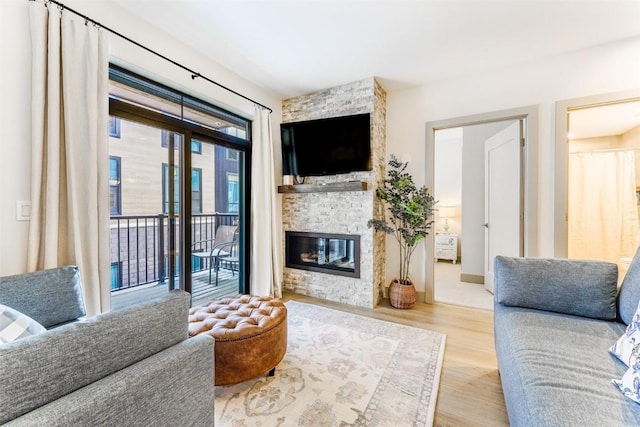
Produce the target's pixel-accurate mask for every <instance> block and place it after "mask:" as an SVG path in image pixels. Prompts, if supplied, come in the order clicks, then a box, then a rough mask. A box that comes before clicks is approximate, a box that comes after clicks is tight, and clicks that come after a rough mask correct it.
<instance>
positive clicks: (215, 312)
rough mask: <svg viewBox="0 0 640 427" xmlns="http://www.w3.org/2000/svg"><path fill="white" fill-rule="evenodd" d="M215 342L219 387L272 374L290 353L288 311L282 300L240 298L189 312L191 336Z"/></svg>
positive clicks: (217, 302) (222, 300)
mask: <svg viewBox="0 0 640 427" xmlns="http://www.w3.org/2000/svg"><path fill="white" fill-rule="evenodd" d="M198 334H209V335H211V336H212V337H213V338H215V340H216V344H215V371H216V372H215V374H216V385H229V384H237V383H240V382H243V381H246V380H248V379H251V378H255V377H257V376H259V375H262V374H264V373H266V372H269V374H270V375H272V374H273V372H274V371H275V367H276V365H277V364H278V363H280V361H281V360H282V358H283V357H284V354H285V353H286V351H287V308H286V307H285V305H284V304H283V303H282V301H280V300H279V299H275V298H270V297H252V296H249V295H240V296H236V297H230V298H223V299H219V300H216V301H213V302H210V303H208V304H206V305H204V306H201V307H193V308H191V309H190V310H189V336H196V335H198Z"/></svg>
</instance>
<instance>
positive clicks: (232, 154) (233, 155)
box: [226, 148, 240, 162]
mask: <svg viewBox="0 0 640 427" xmlns="http://www.w3.org/2000/svg"><path fill="white" fill-rule="evenodd" d="M226 151H227V160H233V161H235V162H237V161H238V159H239V158H240V152H239V151H238V150H234V149H231V148H227V149H226Z"/></svg>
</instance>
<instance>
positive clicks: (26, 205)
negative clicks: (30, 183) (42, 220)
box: [16, 200, 31, 221]
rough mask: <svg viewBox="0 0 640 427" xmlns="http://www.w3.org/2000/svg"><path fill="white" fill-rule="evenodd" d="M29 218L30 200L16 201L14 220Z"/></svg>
mask: <svg viewBox="0 0 640 427" xmlns="http://www.w3.org/2000/svg"><path fill="white" fill-rule="evenodd" d="M30 219H31V201H30V200H27V201H24V200H18V201H16V220H17V221H29V220H30Z"/></svg>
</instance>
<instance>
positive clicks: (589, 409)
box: [494, 252, 640, 427]
mask: <svg viewBox="0 0 640 427" xmlns="http://www.w3.org/2000/svg"><path fill="white" fill-rule="evenodd" d="M639 253H640V252H639ZM494 274H495V276H494V292H495V294H494V301H495V305H494V310H495V311H494V321H495V322H494V323H495V345H496V354H497V358H498V368H499V371H500V378H501V381H502V388H503V391H504V398H505V403H506V406H507V411H508V413H509V421H510V423H511V425H512V426H514V427H517V426H547V427H551V426H581V427H582V426H594V427H595V426H597V427H606V426H616V427H620V426H640V404H638V403H636V402H634V401H632V400H630V399H628V398H626V397H625V396H624V395H623V394H622V393H621V392H620V390H619V389H618V388H617V387H616V386H615V385H614V384H613V383H612V380H613V379H616V380H619V379H620V378H621V377H622V376H623V375H624V374H625V372H626V371H627V367H626V366H625V365H624V364H623V363H622V362H621V361H620V360H618V359H617V358H616V357H614V356H613V355H612V354H611V353H610V352H609V348H610V347H611V346H612V345H613V344H614V343H615V342H616V340H618V338H619V337H620V336H621V335H623V334H624V332H625V328H626V325H627V324H628V323H630V322H631V321H632V319H633V316H634V313H635V311H636V307H637V306H638V301H639V300H640V255H639V254H636V256H635V258H634V259H633V262H632V264H631V266H630V268H629V270H628V273H627V275H626V277H625V280H624V282H623V284H622V286H621V288H620V289H619V291H618V286H617V277H618V270H617V266H616V265H615V264H612V263H607V262H599V261H576V260H566V259H534V258H508V257H496V260H495V268H494Z"/></svg>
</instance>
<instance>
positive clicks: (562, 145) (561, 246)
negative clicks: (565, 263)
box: [553, 89, 640, 258]
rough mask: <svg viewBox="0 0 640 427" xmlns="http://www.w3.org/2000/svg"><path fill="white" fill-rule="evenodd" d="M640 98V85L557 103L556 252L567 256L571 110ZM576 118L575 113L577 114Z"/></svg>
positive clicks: (561, 255)
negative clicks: (639, 86)
mask: <svg viewBox="0 0 640 427" xmlns="http://www.w3.org/2000/svg"><path fill="white" fill-rule="evenodd" d="M638 100H640V89H635V90H628V91H623V92H614V93H608V94H602V95H594V96H588V97H583V98H575V99H569V100H564V101H559V102H557V103H556V148H555V199H554V218H553V220H554V224H553V226H554V256H555V257H557V258H567V256H568V248H567V239H568V218H569V212H568V198H569V195H568V190H569V171H568V170H569V137H568V134H569V128H570V124H569V119H570V113H571V112H572V111H573V112H577V111H579V110H587V109H590V108H594V107H602V106H606V105H615V104H622V103H627V102H634V101H638ZM574 118H575V117H574Z"/></svg>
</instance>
